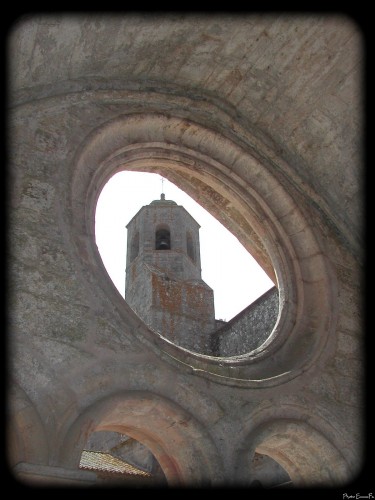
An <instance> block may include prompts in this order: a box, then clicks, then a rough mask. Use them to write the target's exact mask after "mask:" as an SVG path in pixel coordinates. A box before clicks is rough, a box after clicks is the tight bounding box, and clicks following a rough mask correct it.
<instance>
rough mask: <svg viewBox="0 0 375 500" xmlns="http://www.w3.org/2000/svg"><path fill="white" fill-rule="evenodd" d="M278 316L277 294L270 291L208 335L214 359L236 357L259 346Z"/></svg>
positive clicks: (272, 289)
mask: <svg viewBox="0 0 375 500" xmlns="http://www.w3.org/2000/svg"><path fill="white" fill-rule="evenodd" d="M278 314H279V292H278V290H277V288H276V287H273V288H271V289H270V290H268V292H266V293H265V294H263V295H262V296H261V297H259V299H257V300H256V301H255V302H253V303H252V304H250V305H249V306H248V307H247V308H246V309H244V310H243V311H241V312H240V313H239V314H237V316H235V317H234V318H232V319H231V320H230V321H229V322H228V323H227V324H226V325H225V326H223V327H221V328H220V329H219V330H217V331H216V332H214V333H213V334H212V336H211V346H212V347H211V349H212V354H213V355H214V356H236V355H239V354H245V353H248V352H250V351H253V350H254V349H256V348H257V347H260V346H261V345H262V344H263V342H265V341H266V340H267V338H268V337H269V336H270V335H271V332H272V329H273V327H274V326H275V323H276V320H277V316H278Z"/></svg>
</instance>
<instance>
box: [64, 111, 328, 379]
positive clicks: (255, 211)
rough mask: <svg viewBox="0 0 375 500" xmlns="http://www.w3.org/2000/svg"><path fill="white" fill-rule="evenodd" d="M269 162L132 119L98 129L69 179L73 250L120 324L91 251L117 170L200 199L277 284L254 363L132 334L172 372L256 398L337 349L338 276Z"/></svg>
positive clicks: (175, 126)
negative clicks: (251, 391)
mask: <svg viewBox="0 0 375 500" xmlns="http://www.w3.org/2000/svg"><path fill="white" fill-rule="evenodd" d="M243 133H244V136H246V134H248V132H246V131H243ZM252 141H254V142H255V143H257V147H258V149H257V150H254V145H253V146H251V142H252ZM259 158H262V161H260V160H259ZM275 161H276V162H277V161H281V160H279V159H277V158H275V155H274V154H273V153H272V152H271V151H269V150H268V149H267V148H266V147H265V146H264V145H263V146H262V145H261V144H259V141H257V140H256V139H255V138H253V137H248V145H247V146H246V147H245V146H244V144H243V143H242V144H237V143H236V142H234V141H233V140H232V139H229V138H228V137H226V136H224V135H222V134H220V133H219V132H217V131H214V130H212V129H207V128H205V127H203V126H202V125H200V124H198V123H195V122H192V121H189V120H186V119H181V118H177V117H173V116H166V115H163V114H158V113H154V114H146V113H145V114H131V115H124V116H120V117H118V118H116V119H115V120H113V121H111V122H108V123H106V124H103V125H102V126H101V127H99V128H98V129H97V130H95V131H93V132H92V134H91V135H90V136H89V137H87V139H86V142H85V144H84V146H83V147H82V149H81V150H80V152H79V155H78V157H77V161H76V165H75V174H74V176H73V179H72V185H71V189H72V198H71V199H72V212H71V213H72V217H73V219H72V227H73V230H74V233H75V242H76V245H77V250H78V252H80V253H81V254H85V255H89V256H90V259H89V262H88V265H89V266H91V273H92V276H93V279H94V280H96V281H97V283H98V286H99V287H103V286H105V287H106V291H107V293H108V295H110V296H111V298H112V300H113V302H114V303H117V305H118V309H119V311H120V314H123V315H124V319H125V318H126V321H131V317H132V315H135V313H133V312H132V311H131V309H130V308H126V305H124V304H123V303H120V302H119V299H118V297H117V294H116V293H114V290H113V286H112V285H110V284H108V286H107V285H104V282H105V281H106V273H105V270H104V266H103V264H102V262H101V259H100V256H99V253H98V251H97V249H96V247H95V246H94V245H93V244H92V242H93V241H94V234H95V228H94V214H95V207H96V202H97V198H98V196H99V193H100V191H101V189H102V187H103V186H104V184H105V183H106V182H107V180H108V179H109V178H110V177H111V176H112V175H114V174H115V173H117V172H119V171H121V170H139V171H148V172H157V173H159V174H161V175H163V176H164V177H166V178H169V179H170V180H171V181H172V182H174V183H175V184H176V185H177V186H179V187H182V188H183V189H184V190H185V191H186V192H187V193H188V194H189V195H191V196H192V197H193V198H195V199H197V198H199V202H200V203H201V204H202V206H204V207H205V208H207V209H208V210H209V211H210V212H211V213H212V214H213V215H215V216H216V217H217V218H218V220H220V222H223V223H224V225H226V226H227V227H228V228H229V229H230V230H231V231H232V232H233V234H234V235H235V236H237V238H238V239H239V240H240V241H241V242H242V243H243V244H244V246H245V248H248V249H249V250H250V251H251V253H252V255H253V256H254V257H255V258H256V259H257V260H258V262H259V263H260V264H261V265H263V268H264V269H265V270H266V271H267V272H268V273H269V275H270V276H272V277H273V279H274V280H275V282H276V283H277V286H278V289H279V298H280V300H279V304H280V311H279V317H278V320H277V322H276V324H275V327H274V329H273V332H272V333H271V335H270V337H269V338H268V340H267V341H266V342H265V343H263V344H262V346H260V347H259V348H258V349H256V350H254V351H252V352H251V353H248V354H245V355H241V356H236V357H232V358H214V357H209V356H204V355H200V354H197V353H192V352H190V351H186V350H183V349H181V348H179V347H178V346H176V345H174V344H165V343H164V342H163V340H162V339H160V338H157V337H156V336H155V334H154V333H153V332H152V331H150V330H149V329H148V328H147V327H146V325H141V326H140V327H139V328H138V329H137V334H139V338H140V340H141V341H143V342H146V343H147V345H149V346H150V347H151V348H152V349H154V350H156V351H157V352H158V354H159V355H160V356H162V357H164V358H165V359H166V360H168V361H169V362H171V363H177V364H178V365H179V366H180V367H184V366H185V367H187V369H193V370H199V373H200V374H202V375H204V376H206V377H208V378H214V379H215V380H217V379H218V380H220V381H221V382H223V383H227V384H229V385H236V386H251V387H256V388H258V387H260V386H262V387H273V386H277V385H279V384H281V383H284V382H288V381H291V380H293V379H295V378H296V377H298V376H299V375H301V374H302V373H305V372H306V370H308V369H316V367H317V366H318V364H317V361H318V359H321V360H322V361H323V358H324V357H325V356H329V354H330V349H329V346H333V342H334V335H332V334H333V333H334V325H335V321H336V295H337V292H336V284H335V283H336V282H335V276H334V274H333V271H332V268H331V266H330V264H329V260H328V259H327V257H326V255H325V253H324V251H323V250H322V248H321V246H320V243H319V241H318V239H317V238H316V235H315V228H314V229H313V228H312V227H311V225H310V224H309V221H308V219H305V217H304V215H303V213H302V211H301V210H300V208H299V206H298V204H297V203H296V202H295V201H294V199H293V198H292V197H291V195H290V194H289V193H288V192H287V191H286V189H285V179H283V182H281V181H280V180H279V179H278V178H276V177H275V175H274V174H273V172H274V169H273V168H272V165H273V163H274V162H275ZM156 165H158V166H156ZM82 235H85V236H82ZM86 235H88V236H89V238H87V237H86ZM84 265H87V263H85V264H84ZM86 272H87V270H86ZM94 275H97V278H95V277H94ZM317 311H319V314H317ZM136 321H137V318H135V317H133V322H136ZM329 340H330V341H331V343H329Z"/></svg>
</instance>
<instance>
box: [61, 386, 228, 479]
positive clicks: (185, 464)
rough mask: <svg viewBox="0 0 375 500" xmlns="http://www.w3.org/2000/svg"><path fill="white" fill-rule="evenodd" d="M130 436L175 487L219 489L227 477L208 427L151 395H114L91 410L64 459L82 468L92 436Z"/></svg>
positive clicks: (70, 438) (75, 429)
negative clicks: (103, 432) (108, 433)
mask: <svg viewBox="0 0 375 500" xmlns="http://www.w3.org/2000/svg"><path fill="white" fill-rule="evenodd" d="M101 430H106V431H115V432H119V433H123V434H127V435H129V436H130V437H132V438H134V439H136V440H137V441H139V442H140V443H142V444H143V445H145V446H146V447H147V448H149V450H150V451H151V452H152V454H153V455H154V456H155V458H156V460H157V461H158V462H159V464H160V466H161V468H162V469H163V472H164V474H165V477H166V479H167V481H168V484H169V485H180V486H182V485H197V486H199V485H214V484H216V483H218V482H219V481H220V480H221V479H222V473H223V469H222V464H221V459H220V458H219V454H218V452H217V450H216V447H215V446H214V444H213V442H212V441H211V438H210V437H209V435H208V433H207V432H206V431H205V430H204V428H203V426H202V425H201V424H200V423H199V422H198V421H197V420H195V419H194V418H193V416H192V415H191V414H190V413H188V412H187V411H186V410H184V409H183V408H181V407H180V406H178V405H176V404H175V403H174V402H172V401H170V400H168V399H166V398H163V397H161V396H158V395H155V394H152V393H150V392H146V391H132V392H126V393H122V394H117V395H114V396H110V397H108V398H106V399H104V400H101V401H98V402H96V403H94V404H93V405H92V406H91V407H89V408H87V409H86V410H85V411H84V412H83V413H82V414H81V415H80V416H79V417H78V418H77V419H76V420H75V422H74V423H73V424H72V426H71V427H70V429H69V431H68V432H67V435H66V437H65V440H64V443H63V446H62V454H61V461H62V462H63V464H64V466H66V467H68V468H76V467H78V464H79V460H80V456H81V453H82V450H83V448H84V445H85V442H86V441H87V438H88V436H89V435H90V434H91V433H93V432H96V431H101Z"/></svg>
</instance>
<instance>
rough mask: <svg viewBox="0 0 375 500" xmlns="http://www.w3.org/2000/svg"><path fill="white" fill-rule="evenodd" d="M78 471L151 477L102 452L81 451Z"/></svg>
mask: <svg viewBox="0 0 375 500" xmlns="http://www.w3.org/2000/svg"><path fill="white" fill-rule="evenodd" d="M79 467H80V469H88V470H92V471H98V472H99V471H106V472H112V473H117V474H119V473H120V474H130V475H133V476H142V477H152V476H151V474H150V473H148V472H145V471H143V470H141V469H137V467H134V466H133V465H130V464H128V463H126V462H124V461H123V460H120V459H119V458H115V457H113V456H112V455H110V454H109V453H104V452H102V451H88V450H83V452H82V455H81V460H80V462H79Z"/></svg>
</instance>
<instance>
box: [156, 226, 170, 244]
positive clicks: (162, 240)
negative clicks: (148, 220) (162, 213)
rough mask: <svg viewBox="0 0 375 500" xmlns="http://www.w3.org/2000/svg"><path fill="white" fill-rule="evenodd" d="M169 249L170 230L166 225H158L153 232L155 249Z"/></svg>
mask: <svg viewBox="0 0 375 500" xmlns="http://www.w3.org/2000/svg"><path fill="white" fill-rule="evenodd" d="M170 249H171V231H170V229H169V227H168V226H166V225H162V226H158V227H157V229H156V232H155V250H170Z"/></svg>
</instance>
